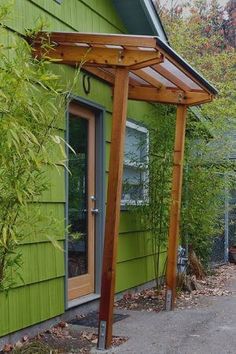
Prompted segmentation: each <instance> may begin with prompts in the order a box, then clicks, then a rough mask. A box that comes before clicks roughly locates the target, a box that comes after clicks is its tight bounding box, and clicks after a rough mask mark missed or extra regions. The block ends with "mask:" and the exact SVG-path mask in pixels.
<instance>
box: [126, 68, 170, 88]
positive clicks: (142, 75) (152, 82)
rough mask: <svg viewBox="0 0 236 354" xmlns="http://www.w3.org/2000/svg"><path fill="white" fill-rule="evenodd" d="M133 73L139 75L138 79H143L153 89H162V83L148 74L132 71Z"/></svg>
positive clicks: (141, 71)
mask: <svg viewBox="0 0 236 354" xmlns="http://www.w3.org/2000/svg"><path fill="white" fill-rule="evenodd" d="M132 73H133V74H134V75H137V76H138V77H140V78H141V79H143V80H144V81H146V82H147V83H149V84H150V85H152V86H153V87H156V88H158V89H160V88H161V87H162V86H163V84H162V83H160V81H158V80H157V79H155V78H154V77H153V76H152V75H150V74H148V73H146V72H145V71H143V70H132Z"/></svg>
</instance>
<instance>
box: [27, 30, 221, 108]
mask: <svg viewBox="0 0 236 354" xmlns="http://www.w3.org/2000/svg"><path fill="white" fill-rule="evenodd" d="M30 43H31V45H32V47H33V53H34V56H35V57H37V58H39V59H41V58H50V60H52V61H53V62H55V63H61V64H69V65H73V66H78V65H82V67H83V69H85V70H87V71H89V72H90V73H91V74H93V75H95V76H96V77H98V78H100V79H102V80H104V81H105V82H107V83H108V84H109V85H111V86H113V85H114V82H115V73H116V68H124V69H127V70H128V71H129V93H128V97H129V98H130V99H133V100H141V101H151V102H161V103H166V104H184V105H188V106H191V105H199V104H202V103H206V102H210V101H211V100H212V99H213V96H214V95H216V94H217V90H216V89H215V88H214V87H213V86H212V85H211V84H209V82H208V81H206V80H205V79H204V78H203V77H202V76H201V75H200V74H198V73H197V72H196V71H195V70H194V69H193V68H192V67H191V66H190V65H189V64H188V63H186V61H184V60H183V59H182V58H181V57H180V56H179V55H178V54H177V53H176V52H175V51H174V50H173V49H172V48H171V47H169V46H168V45H167V44H166V43H164V42H163V41H162V40H161V39H160V38H158V37H153V36H133V35H116V34H100V33H99V34H95V33H80V32H79V33H77V32H72V33H67V32H51V33H46V32H40V33H38V34H37V36H36V37H35V38H33V39H30ZM48 44H50V46H49V45H48Z"/></svg>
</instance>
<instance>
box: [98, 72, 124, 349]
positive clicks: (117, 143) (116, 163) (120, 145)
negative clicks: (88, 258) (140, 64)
mask: <svg viewBox="0 0 236 354" xmlns="http://www.w3.org/2000/svg"><path fill="white" fill-rule="evenodd" d="M128 75H129V74H128V70H127V69H122V68H117V69H116V76H115V86H114V96H113V116H112V134H111V149H110V162H109V177H108V192H107V207H106V223H105V240H104V251H103V268H102V284H101V300H100V313H99V335H98V348H99V349H105V348H109V347H110V346H111V341H112V323H113V306H114V294H115V278H116V257H117V243H118V232H119V222H120V201H121V193H122V175H123V155H124V140H125V126H126V112H127V100H128V83H129V76H128Z"/></svg>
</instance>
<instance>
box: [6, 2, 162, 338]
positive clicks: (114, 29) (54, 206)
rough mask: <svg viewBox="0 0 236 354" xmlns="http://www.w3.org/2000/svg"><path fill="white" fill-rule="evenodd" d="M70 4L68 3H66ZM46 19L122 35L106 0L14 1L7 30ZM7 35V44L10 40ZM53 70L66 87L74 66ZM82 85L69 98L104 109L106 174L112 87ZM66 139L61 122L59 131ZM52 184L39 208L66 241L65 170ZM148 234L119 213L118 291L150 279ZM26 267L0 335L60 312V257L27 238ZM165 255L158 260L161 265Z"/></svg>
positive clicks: (65, 27)
mask: <svg viewBox="0 0 236 354" xmlns="http://www.w3.org/2000/svg"><path fill="white" fill-rule="evenodd" d="M68 3H70V5H68ZM40 17H41V18H45V20H46V22H47V23H48V25H49V27H48V29H49V30H54V31H84V32H85V31H88V32H103V33H119V32H125V28H124V26H123V25H122V23H121V21H120V19H119V18H118V17H117V16H116V13H115V10H114V8H113V6H112V3H111V1H110V0H99V1H95V0H86V1H85V0H84V1H83V0H70V1H68V0H64V1H63V3H62V4H61V5H60V4H58V3H56V2H55V1H54V0H20V1H15V5H14V8H13V13H12V15H11V18H10V20H9V22H8V27H9V29H10V30H13V31H16V32H19V33H23V31H24V29H25V28H34V27H35V23H36V22H37V21H36V20H37V19H38V18H40ZM11 36H12V34H11V31H9V32H8V35H7V38H6V40H7V41H9V42H10V41H11ZM55 71H56V72H58V73H59V74H60V75H61V80H62V82H63V83H64V84H65V87H68V82H70V81H72V80H73V76H74V70H73V68H70V67H66V66H63V65H55ZM82 87H83V86H82V83H81V77H80V82H79V83H78V85H77V86H76V87H75V88H74V90H73V94H74V95H76V96H82V97H85V98H87V99H89V100H91V101H94V102H96V103H98V104H100V105H102V106H104V107H105V109H106V116H105V129H106V133H105V136H106V176H108V173H109V170H108V160H109V149H110V130H111V123H112V98H111V89H110V87H108V86H107V85H106V84H104V83H102V82H100V81H99V80H97V79H95V78H94V77H93V78H92V79H91V92H90V94H89V95H85V94H84V92H83V88H82ZM152 109H153V107H152V106H151V105H150V104H147V103H141V102H134V101H130V102H129V105H128V117H129V118H132V119H135V120H137V121H142V122H143V121H145V123H147V124H148V113H149V112H150V111H151V110H152ZM58 133H59V134H61V135H64V133H65V124H64V123H62V125H61V126H60V127H58ZM48 176H49V178H50V181H51V186H50V188H49V190H48V192H46V193H44V195H43V196H42V199H41V203H40V207H42V209H43V210H44V212H45V213H47V214H48V213H49V212H51V213H52V214H54V215H56V216H58V217H59V219H60V220H61V235H59V236H57V237H56V238H57V239H58V240H59V242H60V243H61V245H62V246H63V243H64V215H65V214H64V208H65V178H64V172H63V170H62V171H61V173H60V174H58V172H57V171H48ZM148 237H149V235H148V232H147V231H145V230H142V229H141V226H140V224H139V221H138V220H136V218H135V216H134V215H132V214H131V213H130V212H127V211H122V213H121V222H120V236H119V246H118V275H117V284H116V289H117V291H122V290H125V289H128V288H130V287H134V286H137V285H139V284H142V283H145V282H147V281H149V280H151V279H153V277H154V275H153V274H154V272H153V265H152V255H151V254H152V252H151V247H150V245H149V244H150V243H149V242H148ZM21 249H22V253H23V261H24V267H23V270H22V276H23V278H24V281H25V282H24V284H22V283H20V282H19V283H18V284H17V286H16V288H15V289H13V290H11V291H9V294H8V295H7V296H5V295H4V294H0V309H1V321H0V336H3V335H5V334H8V333H10V332H13V331H16V330H18V329H21V328H24V327H27V326H29V325H32V324H35V323H38V322H41V321H43V320H46V319H49V318H52V317H54V316H56V315H59V314H61V313H63V312H64V309H65V305H64V304H65V300H64V285H65V268H64V253H63V252H61V251H60V250H58V249H56V248H55V247H54V246H53V245H52V243H51V242H49V241H48V240H47V239H44V238H43V237H41V236H40V235H37V237H33V236H30V235H29V236H28V237H27V238H26V239H25V241H24V244H22V245H21ZM164 256H165V252H164V253H163V254H162V256H161V261H162V263H164Z"/></svg>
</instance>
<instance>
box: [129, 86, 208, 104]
mask: <svg viewBox="0 0 236 354" xmlns="http://www.w3.org/2000/svg"><path fill="white" fill-rule="evenodd" d="M129 98H130V99H132V100H137V101H150V102H160V103H167V104H175V105H176V104H184V105H198V104H201V103H205V102H210V101H211V100H212V96H211V95H209V94H208V93H205V92H183V91H180V90H175V89H174V90H172V89H167V88H161V89H159V90H158V89H156V88H153V87H141V86H136V87H131V88H130V89H129Z"/></svg>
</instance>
